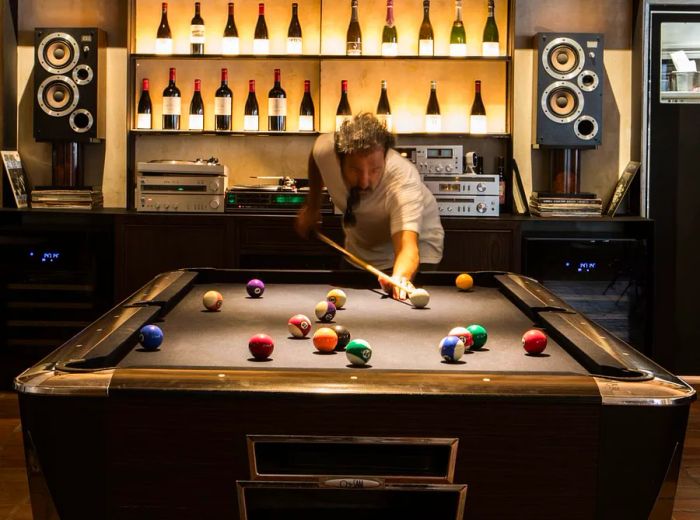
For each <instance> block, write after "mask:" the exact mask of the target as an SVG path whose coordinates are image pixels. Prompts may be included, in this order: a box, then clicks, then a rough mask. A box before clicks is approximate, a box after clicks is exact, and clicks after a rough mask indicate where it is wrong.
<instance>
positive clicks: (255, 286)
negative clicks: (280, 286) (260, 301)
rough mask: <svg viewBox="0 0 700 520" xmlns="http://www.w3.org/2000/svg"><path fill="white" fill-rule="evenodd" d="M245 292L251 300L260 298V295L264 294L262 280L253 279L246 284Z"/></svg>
mask: <svg viewBox="0 0 700 520" xmlns="http://www.w3.org/2000/svg"><path fill="white" fill-rule="evenodd" d="M245 290H246V291H247V292H248V295H249V296H250V297H251V298H260V297H261V296H262V293H264V292H265V284H264V283H263V282H262V280H258V279H257V278H253V279H252V280H251V281H249V282H248V283H247V284H246V286H245Z"/></svg>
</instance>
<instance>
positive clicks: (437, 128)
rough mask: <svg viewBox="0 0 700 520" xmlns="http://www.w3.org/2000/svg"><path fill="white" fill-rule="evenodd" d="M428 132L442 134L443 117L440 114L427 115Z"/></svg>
mask: <svg viewBox="0 0 700 520" xmlns="http://www.w3.org/2000/svg"><path fill="white" fill-rule="evenodd" d="M425 131H426V132H442V117H440V115H439V114H426V115H425Z"/></svg>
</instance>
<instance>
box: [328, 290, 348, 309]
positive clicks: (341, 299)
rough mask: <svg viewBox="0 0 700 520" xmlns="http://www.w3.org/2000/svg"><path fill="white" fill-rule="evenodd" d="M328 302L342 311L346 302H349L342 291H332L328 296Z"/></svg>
mask: <svg viewBox="0 0 700 520" xmlns="http://www.w3.org/2000/svg"><path fill="white" fill-rule="evenodd" d="M326 300H328V301H329V302H331V303H332V304H333V305H335V308H336V309H342V308H343V305H345V302H346V301H348V296H347V294H345V291H343V290H342V289H331V290H330V291H328V294H326Z"/></svg>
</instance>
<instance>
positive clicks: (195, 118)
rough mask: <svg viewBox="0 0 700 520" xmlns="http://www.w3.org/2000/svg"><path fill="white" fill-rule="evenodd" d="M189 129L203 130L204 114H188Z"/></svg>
mask: <svg viewBox="0 0 700 520" xmlns="http://www.w3.org/2000/svg"><path fill="white" fill-rule="evenodd" d="M189 129H190V130H204V116H203V115H201V114H190V124H189Z"/></svg>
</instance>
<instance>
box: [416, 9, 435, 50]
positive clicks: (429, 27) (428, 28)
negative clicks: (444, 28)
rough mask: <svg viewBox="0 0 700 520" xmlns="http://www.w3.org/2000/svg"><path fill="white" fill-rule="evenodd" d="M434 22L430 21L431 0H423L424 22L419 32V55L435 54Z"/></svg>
mask: <svg viewBox="0 0 700 520" xmlns="http://www.w3.org/2000/svg"><path fill="white" fill-rule="evenodd" d="M434 54H435V51H434V37H433V24H431V23H430V0H423V22H422V23H421V24H420V31H419V32H418V56H433V55H434Z"/></svg>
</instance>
